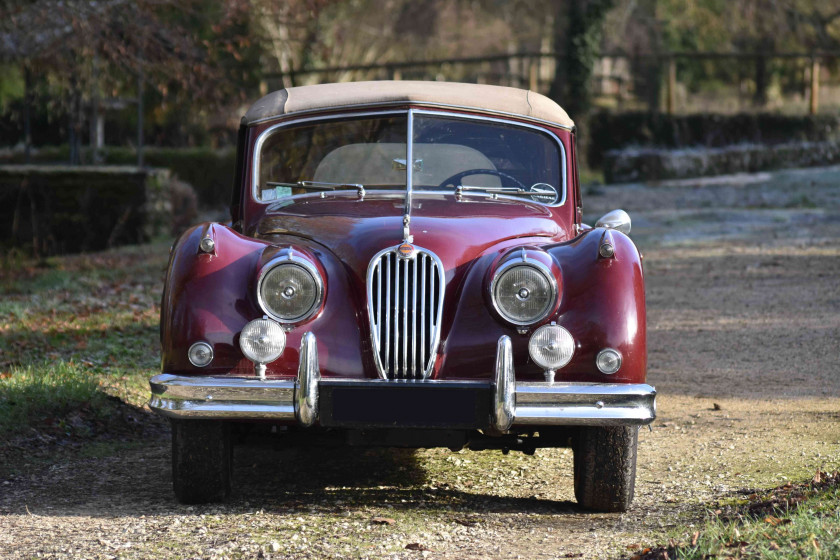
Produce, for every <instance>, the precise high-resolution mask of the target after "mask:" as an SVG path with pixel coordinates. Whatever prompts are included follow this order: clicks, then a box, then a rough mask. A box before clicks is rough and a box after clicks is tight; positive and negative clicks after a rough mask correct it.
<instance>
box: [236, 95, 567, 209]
mask: <svg viewBox="0 0 840 560" xmlns="http://www.w3.org/2000/svg"><path fill="white" fill-rule="evenodd" d="M402 105H405V103H403V104H402ZM443 107H448V108H450V109H459V108H458V107H452V106H448V105H446V106H443ZM464 109H466V108H464ZM402 114H405V115H406V119H407V120H408V122H409V124H407V128H408V129H409V130H407V131H406V135H407V139H406V152H407V154H406V161H410V160H409V159H408V153H413V149H412V145H413V143H414V138H413V122H412V121H413V117H414V116H415V115H432V116H444V117H451V118H456V119H467V120H477V121H487V122H496V123H501V124H506V125H510V126H514V127H522V128H529V129H532V130H536V131H537V132H540V133H542V134H546V135H548V136H549V137H550V138H552V139H553V140H554V141H555V142H556V143H557V145H558V146H560V155H561V157H560V160H561V161H560V177H561V180H562V186H563V188H562V193H560V194H561V196H560V200H559V201H558V202H556V203H554V204H544V203H542V202H540V201H538V200H532V202H536V203H537V204H541V205H543V206H549V207H552V208H559V207H561V206H563V205H564V204H565V203H566V199H567V198H568V197H567V194H568V177H567V171H568V170H567V168H566V159H567V153H566V146H565V145H564V144H563V142H562V141H561V140H560V138H559V137H558V136H557V135H556V134H554V133H553V132H552V131H550V130H546V129H545V128H542V127H540V126H536V125H533V124H529V123H523V122H518V121H510V120H507V119H500V118H496V117H487V116H482V115H465V114H463V113H451V112H448V111H440V110H430V109H405V110H402V111H399V110H396V111H395V110H389V111H381V112H379V111H370V112H362V113H352V112H351V113H335V114H331V115H320V116H312V117H305V118H298V119H293V120H288V121H283V122H279V123H277V124H275V125H273V126H271V127H269V128H267V129H265V130H264V131H262V132H261V133H260V135H259V136H258V137H257V140H256V142H255V143H254V153H253V154H252V162H251V198H252V199H253V200H254V201H255V202H256V203H258V204H264V205H270V204H276V203H277V202H279V201H280V200H293V199H294V198H295V197H296V196H297V197H307V196H312V193H305V194H300V195H294V196H292V197H284V198H283V199H276V200H269V201H263V200H260V197H259V184H260V154H261V153H262V147H263V144H264V143H265V141H266V140H267V139H268V138H269V137H270V136H271V135H273V134H274V133H276V132H277V131H278V130H280V129H282V128H286V127H289V126H293V125H297V124H302V123H306V122H315V121H324V120H341V119H344V118H347V117H370V116H383V115H402ZM505 116H510V117H524V116H523V115H515V114H510V115H507V114H506V115H505ZM546 124H552V123H547V122H546ZM554 126H557V125H556V123H555V124H554ZM561 128H562V127H561ZM409 134H410V136H409ZM412 167H413V166H409V165H406V175H407V177H406V179H407V180H406V190H407V191H409V193H408V195H407V202H409V203H410V201H411V189H412V187H413V185H412V186H409V183H408V181H409V180H413V177H412V171H413V170H412V169H411V168H412ZM367 192H368V193H372V192H375V189H370V190H368V191H367ZM389 192H390V191H389ZM420 192H440V191H437V190H428V191H425V190H424V191H420ZM443 192H449V191H443ZM403 194H404V195H405V193H403ZM476 195H477V196H483V197H491V196H492V197H498V198H504V199H508V200H511V199H512V200H523V198H522V197H519V196H511V195H505V194H495V195H491V194H488V193H473V194H471V195H470V196H476Z"/></svg>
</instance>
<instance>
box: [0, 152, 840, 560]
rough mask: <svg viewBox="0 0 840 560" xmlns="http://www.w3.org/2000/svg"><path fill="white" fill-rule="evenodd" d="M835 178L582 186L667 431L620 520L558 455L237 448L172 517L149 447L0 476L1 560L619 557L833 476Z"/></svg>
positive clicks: (655, 440)
mask: <svg viewBox="0 0 840 560" xmlns="http://www.w3.org/2000/svg"><path fill="white" fill-rule="evenodd" d="M838 184H840V168H827V169H815V170H797V171H784V172H778V173H773V174H768V173H765V174H760V175H750V176H743V177H729V178H725V179H711V180H710V179H706V180H702V181H699V180H698V181H680V182H672V183H666V184H660V185H647V186H645V185H624V186H607V187H598V188H590V189H588V190H590V191H591V192H589V193H588V194H585V203H586V205H587V207H586V208H585V212H586V215H587V217H588V218H596V217H597V216H598V215H599V214H600V213H602V212H605V211H607V210H610V209H612V208H615V207H623V208H625V209H626V210H628V211H629V212H630V214H631V216H632V217H633V219H634V226H633V229H634V231H633V237H634V238H635V239H636V240H637V242H638V244H639V246H640V248H641V249H642V250H643V252H644V254H645V267H646V269H645V270H646V274H647V297H648V314H649V315H648V329H649V331H648V338H649V345H650V348H649V376H648V379H649V382H650V383H651V384H653V385H656V387H657V389H658V391H659V395H660V396H659V399H658V410H659V417H658V419H657V421H656V422H655V423H654V424H653V426H652V430H648V429H647V428H645V429H643V430H642V431H641V433H640V437H639V445H640V447H639V468H638V481H637V488H636V501H635V503H634V507H633V508H632V509H631V511H630V512H628V513H626V514H588V513H583V512H581V511H579V510H578V509H577V507H576V506H575V503H574V498H573V494H572V455H571V452H570V451H568V450H539V451H537V454H536V455H535V456H533V457H529V456H525V455H522V454H516V453H511V454H510V455H507V456H504V455H502V454H501V453H499V452H489V451H488V452H480V453H474V452H461V453H451V452H448V451H443V450H423V451H418V452H397V453H393V452H389V451H378V450H377V451H363V450H362V451H359V450H355V451H351V452H342V453H336V452H334V451H317V450H315V451H301V450H283V449H274V448H272V447H271V446H262V447H258V446H248V447H239V448H237V452H236V457H235V465H236V466H235V469H236V481H237V482H236V485H235V490H234V496H233V499H232V501H231V502H230V503H229V504H226V505H224V506H206V507H186V506H180V505H178V504H176V503H175V502H174V499H173V497H172V493H171V490H170V479H169V472H168V468H169V466H168V459H169V439H168V436H167V434H166V433H165V432H161V433H159V434H158V435H147V436H145V438H142V439H141V438H140V437H138V438H135V439H132V440H128V441H126V442H124V445H121V446H119V448H118V449H116V450H115V449H114V448H112V447H109V448H107V449H104V450H102V449H100V450H99V452H97V451H96V450H95V449H94V450H93V451H91V450H90V449H87V450H86V451H85V452H84V453H70V454H68V455H69V457H70V458H69V459H68V460H66V461H61V462H58V463H56V464H53V465H52V466H38V465H37V464H34V463H33V466H32V467H31V469H30V470H29V471H28V472H27V473H25V474H23V475H21V476H16V477H14V478H12V479H10V480H6V481H2V482H0V557H3V558H32V557H46V558H80V557H84V558H114V557H117V558H150V557H154V558H184V557H194V558H225V557H227V558H240V557H244V558H257V557H259V558H345V557H346V558H356V557H370V558H425V557H428V558H488V557H494V558H495V557H499V558H558V557H559V558H564V557H566V558H603V557H605V556H606V557H610V556H613V557H615V556H618V555H621V553H622V551H624V552H626V551H627V547H628V546H632V545H634V544H637V543H638V544H652V543H653V541H654V540H656V539H657V538H660V537H661V534H662V532H663V531H666V530H667V529H668V528H670V527H673V526H675V524H677V523H678V522H679V523H687V524H691V523H693V522H695V521H697V520H699V519H700V518H701V517H702V515H703V508H704V506H705V505H707V504H710V503H712V502H714V501H715V500H717V499H724V498H727V497H731V496H733V495H734V494H735V493H737V492H738V491H739V490H743V489H746V488H754V487H770V486H775V485H777V484H779V483H780V481H784V480H786V479H804V478H806V477H809V476H810V475H812V474H813V472H814V471H816V469H817V468H818V467H823V468H824V470H834V469H837V468H838V466H840V375H838V371H840V367H838V365H837V360H838V352H837V346H838V341H840V281H838V277H840V189H838V187H837V186H836V185H838ZM585 190H587V189H585ZM147 433H148V432H147ZM152 433H154V432H152Z"/></svg>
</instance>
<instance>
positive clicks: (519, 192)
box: [455, 183, 557, 204]
mask: <svg viewBox="0 0 840 560" xmlns="http://www.w3.org/2000/svg"><path fill="white" fill-rule="evenodd" d="M542 185H545V186H544V187H542ZM534 187H537V188H534ZM540 187H542V188H540ZM470 191H475V192H484V193H489V194H492V195H494V196H493V198H496V196H495V195H497V194H507V195H512V196H527V197H530V198H531V199H533V200H537V201H539V202H542V203H545V204H554V203H555V202H557V191H556V190H554V187H552V186H551V185H549V184H548V183H537V184H536V185H534V186H532V187H531V188H530V189H527V190H526V189H520V188H519V187H474V186H470V185H459V186H457V187H455V196H456V197H457V198H461V197H462V196H463V195H464V192H470Z"/></svg>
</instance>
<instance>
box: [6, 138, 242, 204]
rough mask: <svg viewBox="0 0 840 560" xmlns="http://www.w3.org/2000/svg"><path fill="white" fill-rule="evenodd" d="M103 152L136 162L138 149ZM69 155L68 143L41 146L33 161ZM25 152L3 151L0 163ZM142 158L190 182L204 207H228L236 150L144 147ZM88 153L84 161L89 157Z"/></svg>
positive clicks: (118, 161) (109, 160)
mask: <svg viewBox="0 0 840 560" xmlns="http://www.w3.org/2000/svg"><path fill="white" fill-rule="evenodd" d="M102 155H103V157H104V161H103V163H105V164H107V165H136V163H137V152H136V151H135V150H134V149H133V148H120V147H106V148H105V149H104V150H103V152H102ZM68 158H69V148H68V147H67V146H52V147H44V148H39V149H38V150H36V151H35V152H34V153H33V154H32V162H33V163H57V162H66V161H67V160H68ZM23 159H24V156H23V154H22V153H20V152H14V153H10V154H7V155H4V156H3V157H2V158H0V163H8V164H20V163H23ZM143 159H144V162H145V164H146V165H148V166H150V167H162V168H166V169H169V170H170V171H172V173H173V175H174V176H175V177H177V178H179V179H181V180H182V181H184V182H186V183H189V184H190V185H191V186H192V187H193V188H194V189H195V191H196V194H197V195H198V201H199V205H200V206H201V207H202V208H205V209H222V208H227V206H228V204H230V199H231V189H232V188H233V173H234V166H235V165H236V150H235V149H234V148H223V149H219V150H214V149H211V148H158V147H148V148H145V149H144V150H143ZM89 160H90V156H89V155H87V156H86V157H84V158H83V161H89Z"/></svg>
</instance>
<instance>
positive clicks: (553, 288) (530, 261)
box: [490, 249, 560, 327]
mask: <svg viewBox="0 0 840 560" xmlns="http://www.w3.org/2000/svg"><path fill="white" fill-rule="evenodd" d="M519 266H527V267H530V268H533V269H534V270H536V271H537V272H538V273H539V274H541V275H542V276H543V278H544V279H545V280H547V281H548V285H549V290H550V292H551V301H550V302H549V304H548V305H547V306H546V307H545V310H544V311H543V312H542V313H541V314H540V315H539V316H538V317H536V318H535V319H531V320H528V321H521V320H518V319H516V318H514V317H511V316H509V315H508V314H507V313H505V312H504V310H503V309H502V307H501V306H500V305H499V302H498V300H497V297H496V290H497V289H498V287H499V281H500V280H501V278H502V276H504V274H505V273H507V272H509V271H510V270H512V269H513V268H516V267H519ZM559 299H560V290H559V285H558V282H557V277H556V276H555V275H554V272H553V271H552V270H551V268H550V267H549V266H548V265H546V264H545V263H543V262H541V261H540V260H537V259H535V258H532V257H531V256H529V255H528V254H527V252H526V251H525V250H524V249H522V250H521V254H518V255H517V256H516V257H514V258H510V259H508V260H507V261H505V262H503V263H502V264H501V265H500V266H499V267H498V268H496V270H495V271H494V272H493V276H492V278H491V280H490V302H491V304H492V305H493V310H494V311H495V312H496V314H497V315H498V316H499V317H501V318H502V319H503V320H504V321H506V322H507V323H510V324H511V325H514V326H516V327H531V326H534V325H538V324H539V323H541V322H542V321H545V320H546V319H548V318H549V317H550V316H551V314H552V313H553V312H554V311H555V309H556V308H557V302H558V300H559Z"/></svg>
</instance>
